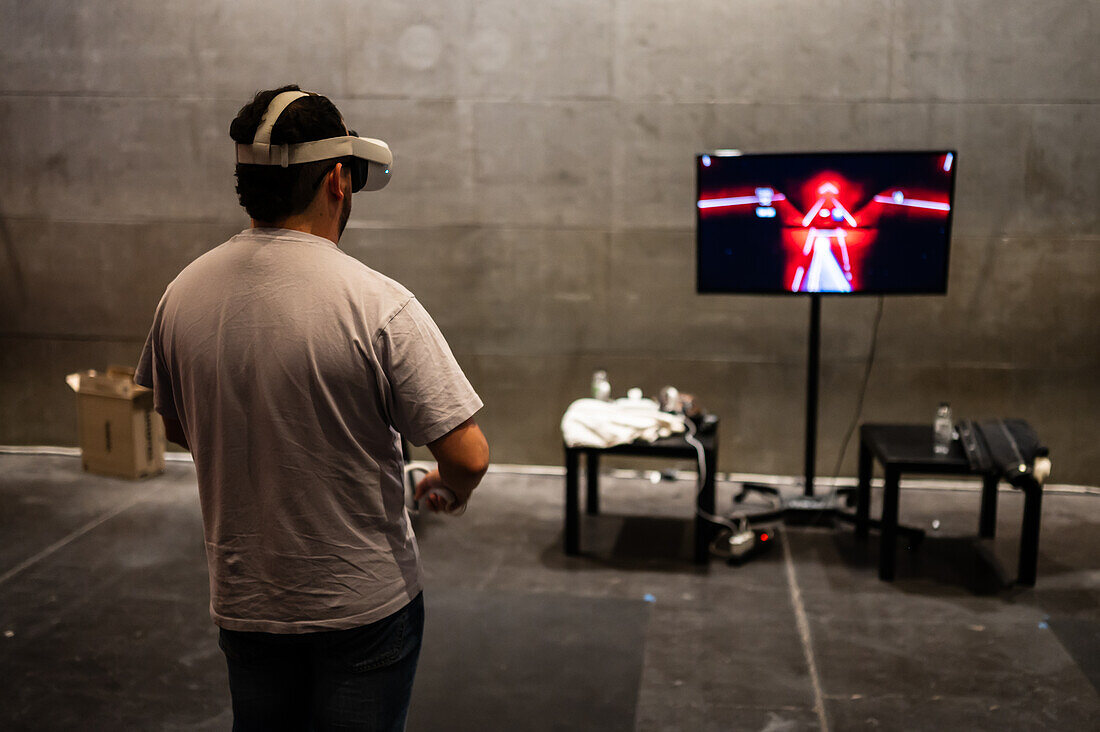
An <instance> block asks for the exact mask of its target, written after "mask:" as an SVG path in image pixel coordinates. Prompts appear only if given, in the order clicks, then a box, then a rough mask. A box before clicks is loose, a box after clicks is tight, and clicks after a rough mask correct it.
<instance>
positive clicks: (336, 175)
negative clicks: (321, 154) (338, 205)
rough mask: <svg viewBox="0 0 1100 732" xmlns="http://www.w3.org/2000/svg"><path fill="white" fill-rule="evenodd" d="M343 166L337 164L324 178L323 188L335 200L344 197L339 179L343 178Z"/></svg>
mask: <svg viewBox="0 0 1100 732" xmlns="http://www.w3.org/2000/svg"><path fill="white" fill-rule="evenodd" d="M343 172H344V164H343V163H337V164H336V165H335V166H334V167H333V169H332V170H330V171H329V172H328V175H326V176H325V188H326V190H327V191H328V192H329V193H331V194H332V195H334V196H336V197H337V198H343V197H344V195H345V194H344V187H343V185H341V179H342V177H343Z"/></svg>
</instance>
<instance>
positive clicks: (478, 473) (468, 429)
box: [413, 418, 489, 512]
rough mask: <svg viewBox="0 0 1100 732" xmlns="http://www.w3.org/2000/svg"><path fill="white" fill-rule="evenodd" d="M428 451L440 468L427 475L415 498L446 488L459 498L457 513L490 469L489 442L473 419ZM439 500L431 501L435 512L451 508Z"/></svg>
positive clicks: (430, 445)
mask: <svg viewBox="0 0 1100 732" xmlns="http://www.w3.org/2000/svg"><path fill="white" fill-rule="evenodd" d="M428 449H429V450H431V452H432V456H433V457H435V460H436V462H437V463H438V465H439V467H438V469H436V470H433V471H432V472H430V473H428V474H427V475H425V476H424V478H423V479H422V480H421V481H420V483H418V484H417V486H416V490H415V491H414V493H413V495H414V497H415V498H416V500H418V501H419V500H420V499H421V498H422V497H424V496H426V495H427V494H428V491H430V490H431V489H432V488H446V489H447V490H449V491H450V492H451V493H453V494H454V496H455V503H454V506H452V507H451V510H452V512H453V511H454V509H456V508H458V507H460V506H464V505H466V501H468V500H470V494H471V493H473V492H474V488H476V487H477V485H478V483H480V482H481V478H482V476H483V475H485V471H486V470H488V469H489V443H488V442H486V441H485V435H483V434H482V433H481V428H479V427H478V426H477V424H476V423H475V422H474V420H473V418H470V419H468V420H466V421H465V422H463V423H462V424H460V425H459V426H458V427H455V428H454V429H453V430H451V431H450V432H448V433H447V434H445V435H444V436H443V437H440V438H439V439H438V440H436V441H435V442H429V443H428ZM436 499H437V497H436V496H431V497H429V499H428V507H429V508H430V509H431V510H432V511H440V510H444V509H445V508H447V506H446V505H445V501H444V500H443V499H442V498H438V500H436Z"/></svg>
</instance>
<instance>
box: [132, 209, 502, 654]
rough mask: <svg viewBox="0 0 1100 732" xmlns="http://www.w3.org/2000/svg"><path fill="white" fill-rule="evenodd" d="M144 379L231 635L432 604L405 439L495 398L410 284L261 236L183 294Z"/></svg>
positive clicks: (208, 263) (226, 253) (213, 605)
mask: <svg viewBox="0 0 1100 732" xmlns="http://www.w3.org/2000/svg"><path fill="white" fill-rule="evenodd" d="M135 380H136V381H137V382H138V383H139V384H143V385H145V386H149V387H151V388H152V389H153V392H154V394H153V396H154V402H155V405H156V409H157V411H158V412H160V413H161V414H163V415H165V416H168V417H175V418H176V419H178V420H179V421H180V423H181V424H182V426H183V430H184V433H185V434H186V436H187V441H188V443H189V445H190V447H191V452H192V454H193V456H194V459H195V467H196V471H197V474H198V482H199V498H200V502H201V505H202V516H203V526H204V532H205V538H206V556H207V560H208V563H209V568H210V612H211V615H212V617H213V618H214V622H215V623H217V624H218V625H219V626H221V627H223V628H227V629H230V630H245V631H265V632H274V633H301V632H309V631H317V630H337V629H345V628H352V627H357V626H360V625H364V624H367V623H371V622H373V621H375V620H379V619H381V618H384V617H386V616H388V615H390V614H392V613H394V612H396V611H398V610H400V609H401V608H402V607H404V606H405V605H406V604H407V603H408V602H409V601H410V600H412V599H413V598H414V597H416V595H417V593H419V592H420V589H421V579H420V554H419V550H418V549H417V545H416V539H415V537H414V536H413V531H412V526H411V524H410V522H409V517H408V513H407V512H406V510H405V501H404V485H403V461H402V453H401V435H404V436H405V437H406V438H407V439H408V440H409V441H410V442H412V443H413V444H415V445H422V444H425V443H428V442H432V441H433V440H436V439H438V438H440V437H442V436H444V435H446V434H447V433H448V432H450V431H451V430H452V429H454V428H455V427H457V426H458V425H460V424H462V423H463V422H464V421H465V420H466V419H468V418H469V417H470V416H472V415H473V414H474V413H475V412H476V411H477V410H478V409H480V408H481V406H482V402H481V399H479V398H478V396H477V394H476V393H475V392H474V389H473V387H471V386H470V383H469V381H467V379H466V377H465V376H464V375H463V373H462V370H461V369H460V368H459V366H458V363H457V362H456V361H455V359H454V356H453V355H452V354H451V350H450V348H449V347H448V346H447V342H446V341H445V340H444V339H443V336H442V334H441V333H440V332H439V329H438V328H437V327H436V325H435V323H434V322H432V319H431V317H430V316H429V315H428V313H427V312H426V311H425V310H424V308H423V307H422V306H421V305H420V303H419V302H418V301H417V300H416V298H415V297H414V296H413V295H412V294H411V293H410V292H409V291H408V290H406V289H405V288H404V287H402V286H401V285H399V284H398V283H396V282H394V281H393V280H391V279H389V278H387V277H385V276H383V275H381V274H379V273H377V272H375V271H373V270H371V269H370V268H369V267H367V266H365V265H363V264H362V263H360V262H359V261H358V260H356V259H354V258H352V257H350V256H348V255H347V254H345V253H344V252H342V251H341V250H340V249H339V248H337V246H336V245H335V244H333V243H332V242H331V241H329V240H327V239H323V238H320V237H317V236H313V235H311V234H306V233H303V232H299V231H291V230H287V229H247V230H245V231H243V232H241V233H240V234H238V235H237V236H234V237H233V238H232V239H230V240H229V241H227V242H225V243H224V244H222V245H221V246H219V247H216V248H215V249H213V250H211V251H209V252H207V253H206V254H204V255H203V256H201V257H199V258H198V259H196V260H195V261H194V262H192V263H191V264H190V265H188V266H187V267H186V268H185V269H184V270H183V271H182V272H181V273H180V274H179V276H178V277H176V279H175V280H174V281H173V282H172V283H171V284H170V285H169V286H168V288H167V290H166V291H165V293H164V297H163V298H161V301H160V305H159V306H158V307H157V310H156V315H155V316H154V319H153V326H152V329H151V330H150V332H149V338H148V340H147V342H146V344H145V349H144V351H143V352H142V354H141V360H140V362H139V364H138V367H137V375H136V377H135Z"/></svg>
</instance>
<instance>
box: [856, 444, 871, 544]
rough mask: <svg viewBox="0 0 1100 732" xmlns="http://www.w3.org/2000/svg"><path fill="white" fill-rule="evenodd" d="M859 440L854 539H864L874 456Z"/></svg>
mask: <svg viewBox="0 0 1100 732" xmlns="http://www.w3.org/2000/svg"><path fill="white" fill-rule="evenodd" d="M860 437H861V439H860V441H859V487H858V488H856V539H859V540H861V541H866V539H867V530H868V528H869V524H870V521H869V520H868V519H869V517H870V515H871V472H872V470H873V469H874V463H873V460H874V456H873V455H872V453H871V451H870V449H868V447H867V443H865V442H864V441H863V439H862V435H861V436H860Z"/></svg>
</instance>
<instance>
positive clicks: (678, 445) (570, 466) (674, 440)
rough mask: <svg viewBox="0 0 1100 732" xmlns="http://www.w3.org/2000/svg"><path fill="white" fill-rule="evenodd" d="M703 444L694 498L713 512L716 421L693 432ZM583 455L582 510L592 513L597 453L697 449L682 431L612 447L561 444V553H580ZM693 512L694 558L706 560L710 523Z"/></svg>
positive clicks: (680, 453)
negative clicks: (700, 475) (582, 466)
mask: <svg viewBox="0 0 1100 732" xmlns="http://www.w3.org/2000/svg"><path fill="white" fill-rule="evenodd" d="M697 437H698V440H699V442H700V443H701V444H702V445H703V454H704V458H705V460H706V471H705V473H704V475H703V488H702V490H701V491H699V493H698V496H697V499H696V507H697V509H698V511H703V512H705V513H710V514H713V513H714V477H715V474H716V473H717V471H718V428H717V423H714V424H713V427H712V428H709V429H707V430H706V431H705V432H700V434H699V435H698V436H697ZM581 455H584V458H585V488H586V492H587V496H586V497H587V505H586V513H588V514H589V515H592V516H594V515H596V514H598V513H599V512H600V489H599V481H600V456H601V455H636V456H641V457H655V458H672V459H677V460H684V459H688V460H697V459H698V452H697V451H696V449H695V447H693V446H692V445H691V444H689V443H688V441H687V440H685V439H684V437H683V436H682V435H673V436H672V437H665V438H661V439H659V440H656V441H655V442H633V443H631V444H629V445H616V446H615V447H606V448H600V447H569V446H568V445H567V446H565V553H566V554H569V555H576V554H580V496H579V493H580V459H581ZM698 511H696V513H695V561H696V563H698V564H706V563H707V561H708V559H709V558H710V549H709V546H708V545H709V543H710V540H711V535H712V533H713V531H712V524H711V523H710V522H709V521H707V520H706V519H704V518H703V517H702V516H700V515H699V513H698Z"/></svg>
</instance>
